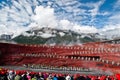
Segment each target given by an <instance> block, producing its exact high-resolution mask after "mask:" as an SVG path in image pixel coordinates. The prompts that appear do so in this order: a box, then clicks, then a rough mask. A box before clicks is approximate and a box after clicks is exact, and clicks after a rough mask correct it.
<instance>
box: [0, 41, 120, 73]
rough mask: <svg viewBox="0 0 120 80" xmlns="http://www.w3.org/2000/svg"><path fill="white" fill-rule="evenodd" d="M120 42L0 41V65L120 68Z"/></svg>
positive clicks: (80, 68)
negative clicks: (57, 43)
mask: <svg viewBox="0 0 120 80" xmlns="http://www.w3.org/2000/svg"><path fill="white" fill-rule="evenodd" d="M119 57H120V45H119V44H108V43H101V42H97V43H94V42H93V43H86V44H83V45H72V46H62V45H54V46H50V45H25V44H24V45H23V44H9V43H0V65H16V66H18V65H19V66H22V65H24V64H26V65H27V66H29V67H30V66H32V67H36V68H41V67H45V68H53V69H54V68H59V69H70V70H87V71H91V70H100V71H105V72H107V71H108V72H111V73H118V72H119V71H120V69H119V67H120V58H119Z"/></svg>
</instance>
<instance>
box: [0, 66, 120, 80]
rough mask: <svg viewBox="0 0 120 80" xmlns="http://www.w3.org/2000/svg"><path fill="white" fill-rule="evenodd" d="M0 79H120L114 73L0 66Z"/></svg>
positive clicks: (118, 75) (119, 76)
mask: <svg viewBox="0 0 120 80" xmlns="http://www.w3.org/2000/svg"><path fill="white" fill-rule="evenodd" d="M0 80H120V74H116V75H107V76H106V75H99V76H98V75H87V74H86V75H83V74H78V73H76V74H62V73H48V72H30V71H25V70H8V69H4V68H0Z"/></svg>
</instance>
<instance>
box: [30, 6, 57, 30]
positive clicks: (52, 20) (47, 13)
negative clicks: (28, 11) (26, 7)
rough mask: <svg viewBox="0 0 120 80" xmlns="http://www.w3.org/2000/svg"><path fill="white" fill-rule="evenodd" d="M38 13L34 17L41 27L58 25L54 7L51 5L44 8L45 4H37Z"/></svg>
mask: <svg viewBox="0 0 120 80" xmlns="http://www.w3.org/2000/svg"><path fill="white" fill-rule="evenodd" d="M35 13H36V15H33V16H32V18H33V20H35V22H36V23H37V24H38V25H39V26H40V27H52V28H55V27H57V26H58V25H57V20H56V17H55V16H54V9H53V8H50V7H49V6H48V7H46V8H44V7H43V6H37V7H36V9H35Z"/></svg>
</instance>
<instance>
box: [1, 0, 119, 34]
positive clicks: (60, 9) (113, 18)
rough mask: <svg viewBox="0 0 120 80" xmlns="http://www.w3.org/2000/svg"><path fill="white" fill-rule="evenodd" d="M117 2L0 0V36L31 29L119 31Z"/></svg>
mask: <svg viewBox="0 0 120 80" xmlns="http://www.w3.org/2000/svg"><path fill="white" fill-rule="evenodd" d="M119 21H120V0H0V34H3V33H4V34H9V33H13V34H14V35H16V36H17V35H19V34H20V33H21V32H23V31H26V30H29V29H30V28H31V27H36V26H37V27H39V28H41V27H52V28H59V29H67V30H74V31H78V32H84V33H95V32H98V31H100V30H102V31H105V30H109V29H115V28H120V22H119Z"/></svg>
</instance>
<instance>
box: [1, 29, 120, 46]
mask: <svg viewBox="0 0 120 80" xmlns="http://www.w3.org/2000/svg"><path fill="white" fill-rule="evenodd" d="M11 37H12V36H10V35H9V34H8V35H2V36H1V39H3V38H4V40H7V41H8V39H9V41H14V42H16V43H23V44H53V45H55V44H60V45H71V44H82V43H86V42H95V41H109V40H116V39H120V29H119V28H117V29H116V28H115V29H109V30H106V31H104V30H101V31H99V32H98V33H88V32H87V33H82V32H78V31H75V30H74V31H72V30H62V29H55V28H48V27H43V28H38V27H33V28H31V29H29V30H28V31H25V32H23V33H22V34H20V35H18V36H16V37H14V38H12V39H11Z"/></svg>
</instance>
